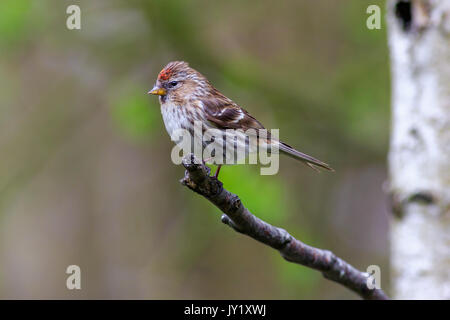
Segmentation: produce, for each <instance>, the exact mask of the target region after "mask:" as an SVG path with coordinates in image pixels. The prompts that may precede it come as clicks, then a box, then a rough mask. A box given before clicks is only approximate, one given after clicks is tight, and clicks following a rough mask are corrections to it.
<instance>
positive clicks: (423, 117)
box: [387, 0, 450, 299]
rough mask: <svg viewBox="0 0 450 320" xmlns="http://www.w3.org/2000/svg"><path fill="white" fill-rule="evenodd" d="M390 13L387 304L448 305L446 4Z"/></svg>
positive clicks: (429, 2) (393, 2)
mask: <svg viewBox="0 0 450 320" xmlns="http://www.w3.org/2000/svg"><path fill="white" fill-rule="evenodd" d="M387 10H388V12H387V22H388V29H389V47H390V55H391V73H392V136H391V144H390V152H389V176H390V188H391V189H390V191H391V196H392V205H393V212H394V215H393V221H392V225H391V266H392V270H391V271H392V272H391V284H392V289H393V290H392V293H393V294H392V296H393V297H394V298H397V299H450V1H449V0H409V1H406V0H389V1H388V6H387Z"/></svg>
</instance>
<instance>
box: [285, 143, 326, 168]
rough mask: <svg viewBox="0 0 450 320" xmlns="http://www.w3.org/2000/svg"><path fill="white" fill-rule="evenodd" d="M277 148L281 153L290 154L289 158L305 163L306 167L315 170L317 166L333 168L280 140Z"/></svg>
mask: <svg viewBox="0 0 450 320" xmlns="http://www.w3.org/2000/svg"><path fill="white" fill-rule="evenodd" d="M279 148H280V151H281V152H282V153H284V154H286V155H288V156H290V157H291V158H294V159H297V160H300V161H301V162H303V163H304V164H306V165H307V166H308V167H310V168H312V169H314V170H316V171H319V169H318V167H320V168H323V169H326V170H328V171H334V169H333V168H331V167H330V166H329V165H328V164H326V163H325V162H322V161H320V160H318V159H316V158H313V157H311V156H308V155H307V154H304V153H302V152H300V151H298V150H295V149H294V148H292V147H291V146H289V145H287V144H286V143H284V142H280V144H279Z"/></svg>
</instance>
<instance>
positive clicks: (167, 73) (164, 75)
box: [158, 68, 173, 80]
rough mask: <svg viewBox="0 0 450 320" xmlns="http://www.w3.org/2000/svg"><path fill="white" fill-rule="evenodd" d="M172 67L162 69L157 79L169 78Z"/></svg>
mask: <svg viewBox="0 0 450 320" xmlns="http://www.w3.org/2000/svg"><path fill="white" fill-rule="evenodd" d="M172 71H173V70H172V68H166V69H162V70H161V72H160V73H159V75H158V79H160V80H167V79H169V78H170V76H171V75H172Z"/></svg>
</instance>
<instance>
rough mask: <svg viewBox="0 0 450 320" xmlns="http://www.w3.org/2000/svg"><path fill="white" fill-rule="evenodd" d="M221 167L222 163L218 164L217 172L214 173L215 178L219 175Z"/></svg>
mask: <svg viewBox="0 0 450 320" xmlns="http://www.w3.org/2000/svg"><path fill="white" fill-rule="evenodd" d="M220 168H222V165H221V164H219V165H217V170H216V174H215V175H214V178H216V179H217V178H218V177H219V172H220Z"/></svg>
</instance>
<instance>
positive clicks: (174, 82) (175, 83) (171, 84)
mask: <svg viewBox="0 0 450 320" xmlns="http://www.w3.org/2000/svg"><path fill="white" fill-rule="evenodd" d="M177 84H178V81H170V82H169V86H171V87H175V86H176V85H177Z"/></svg>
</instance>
